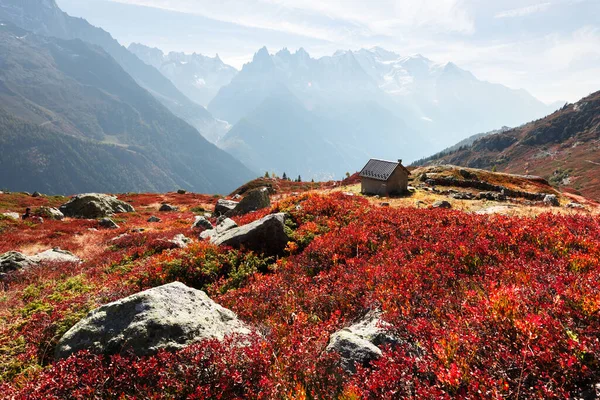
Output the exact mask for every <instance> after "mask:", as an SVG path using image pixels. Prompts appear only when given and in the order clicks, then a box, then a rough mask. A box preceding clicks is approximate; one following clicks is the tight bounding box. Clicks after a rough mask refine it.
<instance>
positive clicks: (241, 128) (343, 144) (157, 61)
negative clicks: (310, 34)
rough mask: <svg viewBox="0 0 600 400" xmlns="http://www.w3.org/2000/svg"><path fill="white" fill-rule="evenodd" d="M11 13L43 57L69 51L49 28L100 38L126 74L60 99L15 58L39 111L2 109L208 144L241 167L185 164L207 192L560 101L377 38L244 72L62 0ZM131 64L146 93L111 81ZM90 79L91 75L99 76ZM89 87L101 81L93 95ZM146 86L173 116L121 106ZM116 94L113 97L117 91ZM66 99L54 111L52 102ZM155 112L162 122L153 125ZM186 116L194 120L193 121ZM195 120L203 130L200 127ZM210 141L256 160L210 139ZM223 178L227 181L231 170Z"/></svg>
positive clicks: (21, 2) (70, 128) (357, 159)
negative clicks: (102, 21) (148, 39)
mask: <svg viewBox="0 0 600 400" xmlns="http://www.w3.org/2000/svg"><path fill="white" fill-rule="evenodd" d="M0 20H2V21H6V22H7V23H9V24H11V23H12V24H15V25H16V26H18V27H19V28H21V29H25V30H26V31H29V32H32V34H36V35H38V36H37V37H36V39H35V40H34V42H35V41H37V42H36V43H35V44H36V45H38V46H40V49H36V50H35V51H40V52H41V53H40V54H45V53H44V52H47V51H48V50H49V49H50V48H57V47H61V46H62V47H63V48H66V46H64V45H58V44H57V43H49V42H48V43H41V42H40V39H39V38H41V37H52V38H55V39H56V40H65V41H73V40H80V41H82V42H83V43H86V45H85V46H90V47H89V49H92V48H93V46H98V48H100V49H102V50H103V51H104V52H105V54H106V55H107V56H108V57H109V58H110V59H111V60H113V61H114V62H115V63H116V64H117V65H118V66H120V69H119V70H118V71H117V69H115V68H108V69H107V70H106V71H99V72H102V73H101V74H100V76H102V77H103V78H102V79H99V80H98V81H93V82H92V83H90V82H88V81H86V80H84V81H79V83H80V84H83V86H82V87H85V95H82V94H81V92H82V91H83V89H82V87H77V86H69V85H66V86H65V88H64V90H63V91H64V93H62V94H61V95H57V90H56V87H52V85H49V86H47V87H48V88H49V90H48V91H47V92H46V91H45V88H46V86H38V87H37V88H35V90H36V91H34V92H27V90H32V88H30V87H28V86H27V82H26V81H24V80H19V79H18V78H19V76H18V74H17V73H14V72H15V71H18V70H19V68H21V69H27V66H28V65H27V59H26V57H23V58H21V59H19V60H18V61H15V60H13V61H15V62H17V63H18V64H19V65H21V66H20V67H19V68H15V69H14V70H13V73H10V71H8V70H7V71H5V72H6V73H5V77H4V81H3V82H2V84H3V86H4V87H6V88H8V89H6V90H7V91H8V92H11V93H17V94H18V96H21V97H23V98H24V99H26V100H27V101H28V102H31V103H32V104H34V106H32V107H29V108H28V106H25V105H24V104H25V103H24V102H21V103H19V102H18V101H16V100H14V98H13V100H14V101H13V100H11V101H13V102H12V103H11V102H10V101H6V102H5V103H4V104H2V105H1V106H3V108H4V112H5V113H7V114H8V115H9V116H14V117H16V118H18V119H19V120H21V121H23V122H25V123H32V124H33V125H35V124H38V125H39V124H45V125H44V126H43V128H47V129H50V130H54V131H55V132H57V133H61V134H68V135H70V136H72V137H85V138H87V139H90V140H95V141H97V142H98V143H101V144H109V143H112V144H113V145H117V146H138V145H140V144H143V147H144V148H145V149H146V150H148V149H150V148H153V149H154V150H155V151H156V155H157V156H160V157H163V159H164V160H165V162H167V163H178V162H180V161H181V160H175V159H174V158H178V157H179V154H178V151H179V148H180V147H178V146H182V147H189V148H188V149H185V150H182V151H183V153H182V154H188V153H190V152H194V153H196V154H198V149H199V148H202V149H203V151H205V152H208V153H210V154H203V155H202V157H205V158H206V159H211V158H214V159H218V161H217V162H215V163H214V164H216V165H224V163H226V162H225V160H229V163H230V165H232V166H234V165H235V167H234V168H231V169H228V168H218V171H219V172H215V173H216V175H215V176H214V177H212V179H209V178H206V177H207V172H206V171H208V170H207V169H204V170H203V171H201V172H199V173H198V175H199V176H203V175H204V177H205V178H206V179H209V180H212V182H211V183H208V182H207V181H202V179H200V178H199V179H200V180H194V179H191V180H190V179H188V178H189V175H188V174H189V173H190V171H189V167H190V166H191V165H196V166H198V165H200V164H202V163H203V162H204V163H205V164H206V163H207V162H208V161H206V160H205V161H198V160H192V159H189V160H188V162H187V163H186V164H187V166H186V168H187V169H186V168H184V170H186V171H185V172H181V171H180V172H181V174H179V173H175V175H172V176H171V175H170V176H171V180H172V182H184V183H185V182H187V183H189V184H188V186H190V185H191V186H190V187H192V188H196V187H197V186H198V185H204V186H203V187H205V189H203V190H204V191H210V190H216V188H217V187H219V188H220V189H219V190H222V189H223V188H227V187H229V186H230V185H231V183H232V182H238V181H240V180H241V179H242V176H249V175H251V174H252V173H251V172H250V171H256V172H255V173H261V174H262V172H263V171H269V172H271V171H273V172H276V173H278V174H281V173H283V172H286V173H287V174H288V175H290V176H297V175H301V176H303V177H304V178H305V179H310V178H315V179H328V178H333V177H340V176H342V175H343V174H345V173H346V172H352V171H355V170H357V169H359V168H360V167H361V165H362V164H364V162H365V160H366V159H368V158H372V157H376V158H383V159H391V160H395V159H400V158H403V159H404V161H406V162H411V161H414V160H417V159H419V158H422V157H425V156H427V155H430V154H432V153H434V152H435V151H439V150H440V149H443V148H445V147H447V146H450V145H452V144H454V143H456V142H458V141H460V140H462V139H464V138H465V137H468V136H470V135H472V133H473V132H487V131H491V130H493V129H496V128H498V127H500V126H504V125H510V126H519V125H521V124H523V123H525V122H527V121H531V120H533V119H536V118H540V117H543V116H545V115H547V114H549V113H551V112H552V111H553V107H552V106H548V105H545V104H544V103H542V102H540V101H539V100H537V99H536V98H535V97H533V96H532V95H530V94H529V93H527V92H526V91H524V90H514V89H510V88H507V87H505V86H502V85H499V84H493V83H489V82H485V81H481V80H479V79H477V78H476V77H475V76H474V75H473V74H472V73H470V72H468V71H466V70H463V69H461V68H460V67H458V66H457V65H455V64H453V63H451V62H449V63H436V62H433V61H431V60H429V59H427V58H426V57H423V56H421V55H414V56H401V55H399V54H396V53H394V52H390V51H387V50H385V49H382V48H379V47H375V48H372V49H361V50H357V51H338V52H336V53H335V54H333V55H332V56H326V57H320V58H313V57H311V56H310V55H309V53H308V52H307V51H305V50H304V49H299V50H297V51H295V52H290V51H289V50H287V49H282V50H280V51H278V52H277V53H275V54H271V53H270V52H269V51H268V49H267V48H266V47H265V48H262V49H260V50H259V51H258V52H257V53H256V54H255V55H254V57H253V59H252V61H251V62H249V63H247V64H245V65H244V66H243V68H242V69H241V71H239V72H238V71H237V70H236V69H235V68H233V67H231V66H228V65H226V64H225V63H224V62H223V61H222V60H221V59H220V58H219V57H218V56H216V57H206V56H203V55H200V54H184V53H177V52H170V53H165V52H163V51H162V50H160V49H157V48H151V47H148V46H145V45H143V44H139V43H134V44H131V45H130V46H129V48H125V47H123V46H121V44H119V42H117V41H116V40H115V39H114V38H113V37H112V36H111V35H110V34H109V33H108V32H105V31H104V30H102V29H100V28H97V27H94V26H92V25H90V24H89V23H88V22H87V21H86V20H84V19H80V18H74V17H71V16H69V15H67V14H66V13H64V12H63V11H62V10H60V8H59V7H58V6H57V4H56V2H55V0H0ZM25 36H26V37H28V36H27V35H25ZM85 46H84V47H85ZM89 49H87V50H89ZM87 50H86V51H87ZM6 51H11V50H10V49H8V48H7V50H6ZM32 51H33V48H32ZM52 51H54V52H52ZM52 51H51V52H50V56H52V57H55V56H56V57H58V59H59V60H63V58H65V54H59V53H56V51H55V50H52ZM69 51H74V50H72V49H71V50H69ZM94 51H95V50H94ZM17 53H18V52H17ZM7 58H9V59H10V57H7ZM32 59H36V57H35V56H32ZM105 61H107V62H108V60H105ZM56 65H59V64H57V63H56V60H54V62H45V63H44V64H43V66H41V67H40V68H41V70H40V71H37V72H36V73H38V72H39V74H40V76H39V77H37V78H38V79H39V80H41V81H44V82H46V81H47V82H60V81H61V79H63V77H60V79H58V80H55V79H54V75H56V74H57V72H56V71H55V70H53V68H54V67H56ZM59 66H60V65H59ZM72 67H73V68H75V67H74V66H72ZM46 68H48V70H43V69H46ZM42 70H43V71H42ZM58 70H59V72H60V73H61V74H63V75H65V76H66V77H68V78H70V79H71V78H72V79H75V80H76V81H77V79H80V78H82V77H81V76H76V75H77V74H83V75H85V74H84V73H83V72H79V71H75V70H68V71H66V70H64V69H61V68H58ZM108 71H110V73H115V74H117V76H115V77H113V76H111V75H110V74H109V73H108ZM30 72H31V71H30ZM31 73H32V74H33V72H31ZM123 74H124V75H127V76H128V77H130V78H132V79H131V81H132V82H133V83H134V84H135V90H134V89H133V88H134V86H133V85H129V83H131V82H128V86H127V87H128V88H129V89H131V92H127V93H124V92H119V91H118V90H117V88H116V87H114V85H112V86H111V82H110V81H112V82H118V81H121V80H123V79H125V78H124V77H123ZM56 76H58V75H56ZM85 79H92V77H91V76H90V75H89V74H88V75H87V76H85ZM100 81H101V82H100ZM20 85H22V86H23V87H20ZM85 85H91V86H92V87H94V88H95V89H97V91H96V93H95V95H94V96H95V97H93V96H91V94H90V93H91V92H92V90H91V89H90V88H89V87H87V86H85ZM107 85H108V86H110V90H108V91H106V90H107V89H106V88H105V86H107ZM73 88H77V90H75V91H74V93H75V92H77V94H74V93H73V94H71V93H69V94H68V95H67V94H66V93H67V92H68V90H70V89H73ZM138 89H141V91H140V90H138ZM117 92H118V93H117ZM142 92H144V94H145V96H143V97H144V99H145V100H144V102H147V101H150V98H152V99H155V100H157V102H158V103H159V104H160V105H162V106H164V107H165V109H166V111H168V113H164V110H161V111H160V112H158V113H156V114H155V115H151V114H148V113H146V114H144V113H142V114H141V115H140V117H139V118H138V119H137V120H136V119H135V118H134V117H133V114H132V115H128V116H127V117H124V116H123V114H127V113H126V112H125V111H123V110H126V109H134V110H139V107H141V106H140V103H139V102H138V103H135V102H134V100H135V101H139V96H142ZM31 93H35V95H32V94H31ZM107 93H109V94H110V95H112V96H114V98H111V97H110V96H108V97H107V96H106V94H107ZM133 93H135V94H133ZM9 97H10V96H9V95H7V97H6V98H9ZM54 99H55V100H56V102H55V104H52V105H53V106H54V107H48V106H47V105H46V104H43V102H44V101H49V102H50V103H52V101H51V100H54ZM81 99H85V100H84V101H81ZM109 99H110V100H111V101H109ZM114 99H118V101H117V103H118V102H119V101H120V102H122V104H121V105H120V107H116V106H115V104H116V103H115V102H112V100H114ZM62 100H64V101H62ZM19 101H20V100H19ZM61 101H62V102H61ZM80 101H81V102H80ZM96 103H100V104H103V107H104V109H103V110H99V109H98V107H96V106H95V104H96ZM61 104H62V108H59V107H58V106H59V105H61ZM204 106H206V108H205V107H204ZM152 107H154V108H156V105H155V104H153V106H152ZM117 108H118V109H117ZM142 108H143V107H142ZM109 115H110V116H111V118H108V117H107V116H109ZM112 115H114V116H115V118H112ZM167 115H168V117H167ZM110 119H114V121H112V120H111V121H109V120H110ZM156 119H159V120H160V121H161V122H162V124H158V125H156V124H155V123H154V122H152V121H155V120H156ZM181 120H183V121H185V122H187V124H181V122H182V121H181ZM165 121H168V122H165ZM188 124H189V125H191V127H193V128H195V130H194V129H192V130H191V131H189V130H188ZM184 126H185V127H184ZM151 131H158V132H160V135H165V136H173V137H174V138H179V139H181V140H179V139H177V140H174V141H173V143H172V144H171V145H170V149H171V150H172V152H171V153H168V152H169V151H170V150H169V147H168V146H167V147H164V146H163V145H158V144H157V143H155V142H153V140H146V139H145V137H144V135H150V136H152V135H151V134H150V133H149V132H151ZM132 132H136V134H137V135H138V136H135V135H133V134H132ZM140 132H145V133H144V134H141V133H140ZM183 132H185V133H183ZM190 132H193V133H195V134H196V135H197V136H198V137H199V139H198V140H194V141H195V142H197V143H196V144H194V145H191V146H185V144H184V141H183V139H182V138H183V137H187V136H186V135H188V134H190ZM134 138H135V140H134ZM204 139H207V140H208V141H210V142H212V143H214V144H216V145H217V146H218V147H220V148H221V149H222V150H225V151H226V152H227V153H229V154H231V155H232V156H233V158H236V159H237V160H239V161H241V163H243V164H244V165H245V166H242V165H241V164H240V163H238V162H237V161H231V160H233V158H231V157H229V155H228V154H225V153H224V152H222V151H220V150H218V149H217V148H216V147H214V146H213V147H210V146H208V143H206V141H205V140H204ZM144 140H146V142H144ZM175 143H177V144H175ZM161 153H164V154H161ZM166 153H168V154H169V155H166ZM160 157H154V159H153V160H158V159H159V158H160ZM198 157H200V156H198ZM171 158H173V159H171ZM181 158H185V156H182V157H181ZM164 165H167V164H164ZM171 168H172V166H167V167H165V172H166V173H167V175H168V174H172V173H174V172H173V170H172V169H171ZM234 170H237V171H238V172H239V176H238V177H233V176H230V174H234V175H235V173H234ZM182 171H183V170H182ZM223 174H224V175H228V177H227V178H225V179H222V178H223ZM184 176H185V177H186V178H183V177H184ZM182 179H183V180H182ZM170 184H172V183H170ZM155 187H158V186H155ZM208 188H211V189H208ZM105 190H109V189H105ZM149 190H152V188H150V189H149Z"/></svg>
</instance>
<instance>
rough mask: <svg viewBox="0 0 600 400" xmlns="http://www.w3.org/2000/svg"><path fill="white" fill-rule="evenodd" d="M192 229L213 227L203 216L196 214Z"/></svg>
mask: <svg viewBox="0 0 600 400" xmlns="http://www.w3.org/2000/svg"><path fill="white" fill-rule="evenodd" d="M192 229H213V225H212V224H211V223H210V221H209V220H207V219H206V218H205V217H201V216H197V217H196V221H195V222H194V224H193V225H192Z"/></svg>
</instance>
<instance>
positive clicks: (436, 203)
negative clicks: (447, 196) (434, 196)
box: [432, 200, 452, 208]
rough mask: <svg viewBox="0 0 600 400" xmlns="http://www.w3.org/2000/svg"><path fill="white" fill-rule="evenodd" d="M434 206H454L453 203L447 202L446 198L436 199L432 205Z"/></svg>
mask: <svg viewBox="0 0 600 400" xmlns="http://www.w3.org/2000/svg"><path fill="white" fill-rule="evenodd" d="M432 207H433V208H452V204H450V203H449V202H447V201H446V200H442V201H436V202H435V203H433V205H432Z"/></svg>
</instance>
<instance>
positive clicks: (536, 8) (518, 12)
mask: <svg viewBox="0 0 600 400" xmlns="http://www.w3.org/2000/svg"><path fill="white" fill-rule="evenodd" d="M551 5H552V4H551V3H540V4H534V5H531V6H527V7H521V8H513V9H512V10H506V11H501V12H499V13H497V14H496V15H495V16H494V18H515V17H525V16H527V15H531V14H535V13H538V12H542V11H546V10H547V9H548V8H549V7H550V6H551Z"/></svg>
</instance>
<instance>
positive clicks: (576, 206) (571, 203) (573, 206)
mask: <svg viewBox="0 0 600 400" xmlns="http://www.w3.org/2000/svg"><path fill="white" fill-rule="evenodd" d="M567 208H574V209H579V210H585V206H584V205H583V204H579V203H576V202H574V201H572V202H570V203H569V204H567Z"/></svg>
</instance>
